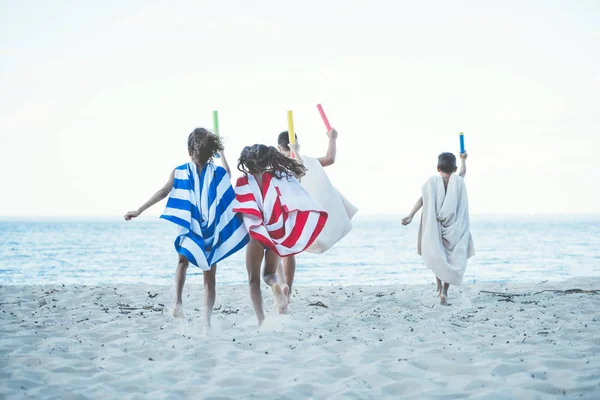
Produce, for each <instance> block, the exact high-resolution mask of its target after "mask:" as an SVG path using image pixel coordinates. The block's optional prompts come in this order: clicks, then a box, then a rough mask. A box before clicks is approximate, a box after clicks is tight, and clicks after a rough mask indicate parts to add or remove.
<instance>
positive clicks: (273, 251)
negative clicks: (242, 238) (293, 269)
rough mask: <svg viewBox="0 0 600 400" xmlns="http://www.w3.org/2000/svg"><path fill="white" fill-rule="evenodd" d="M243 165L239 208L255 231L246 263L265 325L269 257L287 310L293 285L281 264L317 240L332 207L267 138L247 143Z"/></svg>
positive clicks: (271, 280)
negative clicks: (264, 142)
mask: <svg viewBox="0 0 600 400" xmlns="http://www.w3.org/2000/svg"><path fill="white" fill-rule="evenodd" d="M238 169H239V170H240V171H241V172H242V173H243V174H244V176H243V177H241V178H239V179H238V181H237V184H236V187H235V196H236V202H235V203H236V204H235V206H234V208H233V211H235V212H238V213H241V214H242V215H243V219H244V224H245V225H246V227H247V228H248V232H249V234H250V243H248V247H247V248H246V269H247V270H248V283H249V285H250V298H251V299H252V305H253V306H254V311H255V312H256V317H257V319H258V323H259V325H260V324H262V322H263V321H264V319H265V315H264V311H263V306H262V295H261V292H260V267H261V263H262V260H263V258H264V260H265V266H264V270H263V274H262V275H263V279H264V281H265V282H266V283H267V285H269V286H271V288H272V290H273V294H274V296H275V305H276V308H277V311H278V312H279V313H283V312H284V311H285V309H286V308H287V304H288V295H289V287H288V286H287V285H286V284H285V282H283V281H281V280H280V279H278V277H277V274H276V270H277V266H278V265H279V262H280V260H281V257H290V256H293V255H294V254H298V253H300V252H302V251H304V250H305V249H306V248H307V247H308V246H310V245H311V243H313V242H314V240H315V239H316V237H317V236H318V235H319V233H320V232H321V230H322V229H323V226H324V225H325V221H326V220H327V213H326V212H325V211H323V210H322V209H321V207H320V206H319V205H318V204H317V203H316V202H315V201H314V200H313V199H312V197H310V195H309V194H308V193H307V192H306V190H304V189H303V188H302V186H300V183H299V182H298V180H297V178H299V177H301V176H302V175H304V172H305V170H306V169H305V168H304V167H303V166H302V165H300V164H298V163H297V162H295V161H294V160H291V159H289V158H287V157H286V156H284V155H283V154H280V153H279V152H278V151H277V149H276V148H275V147H268V146H265V145H262V144H255V145H254V146H247V147H245V148H244V150H243V151H242V154H241V155H240V159H239V161H238Z"/></svg>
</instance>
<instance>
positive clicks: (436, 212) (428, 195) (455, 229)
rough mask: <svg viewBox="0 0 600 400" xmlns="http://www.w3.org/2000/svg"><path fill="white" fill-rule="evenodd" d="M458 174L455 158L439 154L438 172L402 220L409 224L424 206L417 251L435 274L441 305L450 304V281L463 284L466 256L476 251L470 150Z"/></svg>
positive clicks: (429, 180) (462, 156)
mask: <svg viewBox="0 0 600 400" xmlns="http://www.w3.org/2000/svg"><path fill="white" fill-rule="evenodd" d="M460 158H461V160H462V165H461V167H460V172H459V174H458V175H456V174H455V172H456V169H457V168H456V157H455V156H454V154H452V153H442V154H440V155H439V157H438V166H437V170H438V172H439V173H440V174H439V175H435V176H432V177H431V178H429V179H428V180H427V182H425V184H424V185H423V188H422V196H421V197H420V198H419V200H417V203H416V204H415V206H414V208H413V209H412V211H411V212H410V213H409V214H408V216H407V217H405V218H403V219H402V225H408V224H410V222H411V221H412V219H413V217H414V216H415V214H416V213H417V211H419V209H420V208H421V207H423V213H422V214H421V225H420V227H419V240H418V245H417V250H418V253H419V255H422V256H423V260H424V261H425V265H426V266H427V268H429V269H431V270H432V271H433V273H434V274H435V279H436V282H437V293H438V296H439V298H440V304H442V305H448V302H447V298H448V288H449V287H450V284H452V285H460V284H461V283H462V279H463V276H464V274H465V270H466V269H467V259H469V258H470V257H472V256H473V255H474V254H475V250H474V246H473V239H472V237H471V231H470V227H469V201H468V199H467V188H466V186H465V181H464V179H463V178H464V177H465V174H466V173H467V166H466V161H467V153H463V154H461V155H460Z"/></svg>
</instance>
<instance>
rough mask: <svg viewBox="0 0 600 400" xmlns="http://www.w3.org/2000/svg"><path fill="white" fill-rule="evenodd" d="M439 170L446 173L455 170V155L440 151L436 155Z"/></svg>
mask: <svg viewBox="0 0 600 400" xmlns="http://www.w3.org/2000/svg"><path fill="white" fill-rule="evenodd" d="M437 167H438V168H439V170H440V171H442V172H445V173H447V174H452V173H454V172H456V156H455V155H454V154H452V153H442V154H440V155H439V156H438V165H437Z"/></svg>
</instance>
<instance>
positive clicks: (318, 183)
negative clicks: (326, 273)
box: [300, 156, 358, 254]
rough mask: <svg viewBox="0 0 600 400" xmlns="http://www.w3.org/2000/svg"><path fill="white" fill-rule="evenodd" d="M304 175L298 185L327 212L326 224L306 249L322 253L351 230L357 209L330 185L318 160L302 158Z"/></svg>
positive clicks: (310, 251)
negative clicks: (304, 168)
mask: <svg viewBox="0 0 600 400" xmlns="http://www.w3.org/2000/svg"><path fill="white" fill-rule="evenodd" d="M302 160H303V164H304V166H305V167H306V169H307V171H306V175H304V176H303V177H302V179H301V180H300V184H301V185H302V187H303V188H304V189H306V191H307V192H308V193H309V194H310V195H311V197H312V198H313V199H315V200H316V201H317V203H319V204H320V205H321V207H323V209H324V210H325V211H327V215H328V216H329V217H328V218H327V222H326V223H325V227H324V228H323V231H322V232H321V233H320V234H319V236H318V237H317V240H315V241H314V243H313V244H311V245H310V247H309V248H307V249H306V251H308V252H309V253H317V254H320V253H324V252H325V251H327V250H328V249H329V248H330V247H331V246H333V245H334V244H336V243H337V242H338V241H340V240H341V239H342V238H343V237H344V236H346V235H347V234H348V232H350V230H351V229H352V221H351V219H352V217H353V216H354V214H356V212H357V211H358V208H356V207H355V206H353V205H352V203H350V202H349V201H348V200H346V198H345V197H344V196H342V194H341V193H340V192H338V190H337V189H336V188H335V187H334V186H333V185H332V184H331V182H330V181H329V177H328V176H327V173H325V169H324V168H323V166H322V165H321V163H320V162H319V160H318V159H316V158H312V157H306V156H302Z"/></svg>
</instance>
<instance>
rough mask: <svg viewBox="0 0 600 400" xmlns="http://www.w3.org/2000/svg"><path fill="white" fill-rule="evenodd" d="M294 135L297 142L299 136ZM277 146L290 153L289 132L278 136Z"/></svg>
mask: <svg viewBox="0 0 600 400" xmlns="http://www.w3.org/2000/svg"><path fill="white" fill-rule="evenodd" d="M294 135H295V136H296V140H298V135H296V134H294ZM277 144H278V145H279V147H281V148H282V149H284V150H285V151H290V134H289V132H288V131H283V132H281V133H280V134H279V136H277Z"/></svg>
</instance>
